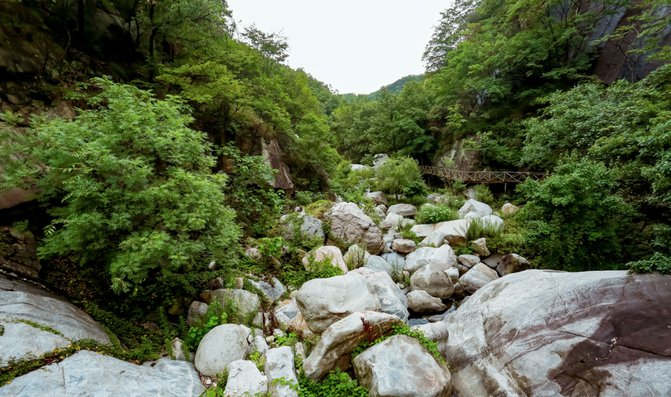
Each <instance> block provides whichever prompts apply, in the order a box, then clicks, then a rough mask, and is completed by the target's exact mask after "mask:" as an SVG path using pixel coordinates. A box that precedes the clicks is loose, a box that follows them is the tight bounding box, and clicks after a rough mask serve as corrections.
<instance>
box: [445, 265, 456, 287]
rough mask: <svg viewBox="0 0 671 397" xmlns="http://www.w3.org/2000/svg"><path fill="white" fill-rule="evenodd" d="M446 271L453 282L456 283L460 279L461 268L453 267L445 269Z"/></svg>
mask: <svg viewBox="0 0 671 397" xmlns="http://www.w3.org/2000/svg"><path fill="white" fill-rule="evenodd" d="M445 273H447V277H449V278H450V281H452V284H456V283H457V282H458V281H459V269H457V268H456V267H451V268H449V269H447V270H445Z"/></svg>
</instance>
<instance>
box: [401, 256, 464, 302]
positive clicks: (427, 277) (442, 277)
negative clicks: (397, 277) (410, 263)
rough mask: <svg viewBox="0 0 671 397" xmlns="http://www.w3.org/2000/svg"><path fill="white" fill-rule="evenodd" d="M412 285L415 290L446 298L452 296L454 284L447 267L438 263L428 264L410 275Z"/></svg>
mask: <svg viewBox="0 0 671 397" xmlns="http://www.w3.org/2000/svg"><path fill="white" fill-rule="evenodd" d="M410 287H411V288H412V290H413V291H416V290H422V291H426V292H427V293H428V294H429V295H431V296H435V297H436V298H441V299H446V298H449V297H450V296H452V293H453V292H454V284H453V283H452V281H451V280H450V277H448V275H447V273H446V272H445V269H442V268H441V267H439V266H437V265H433V264H431V265H426V266H424V267H422V268H421V269H419V270H417V271H416V272H414V273H413V274H412V276H410Z"/></svg>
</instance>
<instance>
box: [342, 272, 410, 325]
mask: <svg viewBox="0 0 671 397" xmlns="http://www.w3.org/2000/svg"><path fill="white" fill-rule="evenodd" d="M352 273H357V274H359V275H361V276H362V277H363V278H365V279H366V281H367V282H368V284H369V285H371V286H372V287H373V290H374V291H375V296H376V297H377V299H378V301H380V311H381V312H382V313H389V314H393V315H395V316H397V317H399V318H400V319H401V320H403V321H405V322H407V321H408V316H409V313H408V300H407V298H406V297H405V295H404V294H403V291H401V289H400V288H399V287H398V285H396V283H394V280H392V279H391V277H390V276H389V274H387V273H386V272H378V271H374V270H371V269H368V268H365V267H362V268H359V269H356V270H353V271H352Z"/></svg>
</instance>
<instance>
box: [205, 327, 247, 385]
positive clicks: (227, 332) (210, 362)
mask: <svg viewBox="0 0 671 397" xmlns="http://www.w3.org/2000/svg"><path fill="white" fill-rule="evenodd" d="M251 332H252V331H251V330H250V329H249V328H247V327H245V326H244V325H237V324H223V325H219V326H216V327H214V328H212V330H210V332H208V333H207V334H205V336H204V337H203V339H202V340H201V341H200V344H199V345H198V350H196V360H195V364H196V369H197V370H198V371H199V372H200V373H202V374H203V375H206V376H215V375H217V374H218V373H220V372H223V371H224V370H225V369H226V367H227V366H228V364H230V363H232V362H233V361H236V360H243V359H245V358H246V357H247V354H249V350H250V345H249V336H250V334H251Z"/></svg>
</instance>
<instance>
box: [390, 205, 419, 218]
mask: <svg viewBox="0 0 671 397" xmlns="http://www.w3.org/2000/svg"><path fill="white" fill-rule="evenodd" d="M390 213H392V214H398V215H401V216H403V217H414V216H415V214H417V207H415V206H414V205H412V204H394V205H392V206H391V207H389V209H387V214H390Z"/></svg>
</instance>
